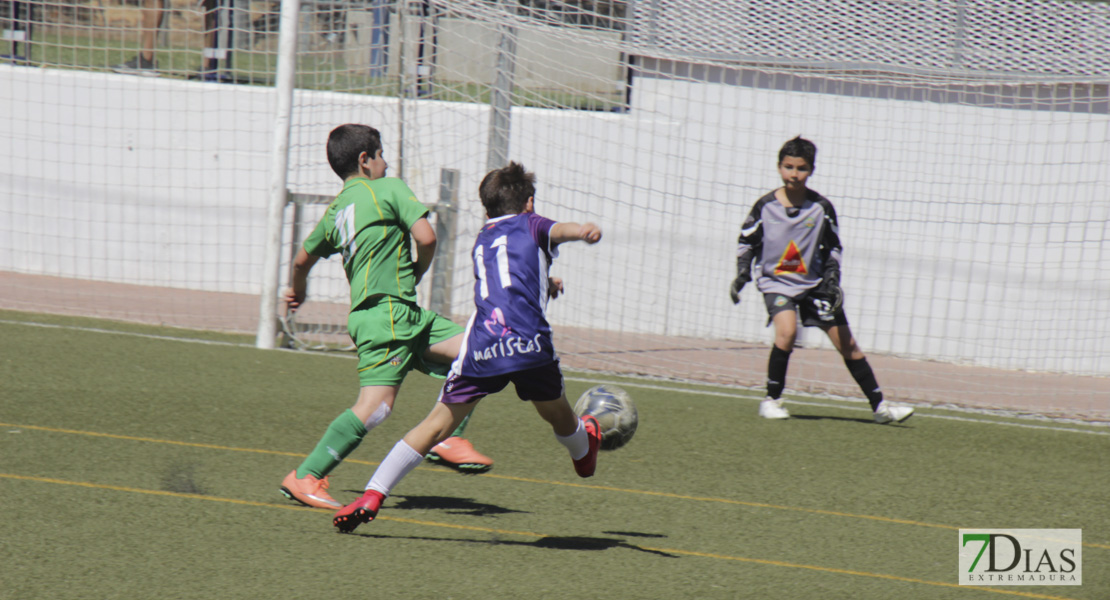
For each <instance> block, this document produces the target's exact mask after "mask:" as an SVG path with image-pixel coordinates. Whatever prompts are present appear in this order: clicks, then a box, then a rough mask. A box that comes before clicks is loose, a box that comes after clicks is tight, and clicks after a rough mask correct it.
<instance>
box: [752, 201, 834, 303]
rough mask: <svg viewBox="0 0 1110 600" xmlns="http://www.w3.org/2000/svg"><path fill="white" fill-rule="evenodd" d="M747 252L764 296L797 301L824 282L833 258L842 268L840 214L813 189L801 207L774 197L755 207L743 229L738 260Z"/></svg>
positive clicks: (754, 276) (753, 273)
mask: <svg viewBox="0 0 1110 600" xmlns="http://www.w3.org/2000/svg"><path fill="white" fill-rule="evenodd" d="M745 253H751V254H752V256H753V260H754V261H755V268H754V269H753V272H752V276H753V278H754V279H755V282H756V286H757V287H758V288H759V291H760V292H763V293H764V294H782V295H784V296H788V297H790V298H797V297H799V296H801V295H803V294H805V293H806V292H808V291H809V290H811V289H813V288H814V287H816V286H817V284H819V283H821V274H822V272H823V271H824V268H825V265H826V264H827V263H828V261H829V260H830V259H832V260H835V261H836V262H837V263H840V253H841V247H840V232H839V229H838V227H837V222H836V210H834V209H833V205H832V203H831V202H829V201H828V199H826V198H825V197H824V196H822V195H821V194H818V193H817V192H815V191H813V190H807V195H806V199H805V202H804V203H803V204H802V205H801V206H800V207H797V208H794V207H789V208H788V207H786V206H783V205H782V204H781V203H780V202H779V201H778V200H776V199H775V193H774V192H771V193H769V194H767V195H765V196H763V197H762V198H760V199H759V201H758V202H756V203H755V206H753V207H752V211H751V213H749V214H748V219H747V220H746V221H744V227H743V228H742V229H741V230H740V239H739V240H738V244H737V248H736V256H737V257H741V256H744V254H745Z"/></svg>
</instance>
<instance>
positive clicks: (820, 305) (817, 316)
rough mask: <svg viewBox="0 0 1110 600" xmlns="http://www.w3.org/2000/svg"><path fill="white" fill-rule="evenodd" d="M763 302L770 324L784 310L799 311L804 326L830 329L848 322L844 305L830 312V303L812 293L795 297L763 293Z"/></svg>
mask: <svg viewBox="0 0 1110 600" xmlns="http://www.w3.org/2000/svg"><path fill="white" fill-rule="evenodd" d="M763 303H764V304H766V305H767V324H768V325H770V324H771V322H772V321H773V320H774V319H775V315H777V314H779V313H780V312H782V311H784V310H791V311H794V312H796V313H798V315H800V316H801V317H802V326H803V327H819V328H821V329H828V328H830V327H833V326H834V325H835V326H837V327H842V326H845V325H847V324H848V315H845V314H844V306H843V305H841V307H840V308H839V309H838V310H837V311H836V312H835V313H830V312H829V303H828V302H827V301H825V300H823V299H821V298H819V297H817V296H816V295H814V294H812V293H806V294H802V295H801V296H798V297H795V298H791V297H789V296H783V295H782V294H763Z"/></svg>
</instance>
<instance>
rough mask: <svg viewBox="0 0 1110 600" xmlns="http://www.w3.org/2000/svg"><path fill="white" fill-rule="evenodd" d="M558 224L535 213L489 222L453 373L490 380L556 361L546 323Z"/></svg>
mask: <svg viewBox="0 0 1110 600" xmlns="http://www.w3.org/2000/svg"><path fill="white" fill-rule="evenodd" d="M554 224H555V222H554V221H552V220H550V219H546V218H544V217H541V216H539V215H537V214H534V213H521V214H515V215H505V216H502V217H498V218H496V219H490V220H489V221H486V224H485V225H484V226H483V227H482V230H481V231H480V232H479V233H478V239H477V240H476V241H475V242H474V250H473V251H472V253H471V258H473V259H474V279H475V281H474V306H475V309H476V310H475V312H474V314H473V315H472V316H471V317H470V322H469V323H467V325H466V337H465V338H464V341H463V345H462V348H461V349H460V350H459V358H458V359H457V360H456V361H455V363H454V365H452V371H453V372H454V373H457V374H462V375H467V376H471V377H490V376H493V375H502V374H505V373H511V372H513V371H520V370H524V369H531V368H534V367H538V366H542V365H545V364H550V363H551V362H553V361H554V360H555V359H556V356H555V348H554V346H553V345H552V343H551V325H550V324H548V322H547V316H546V314H545V309H546V308H547V288H548V275H547V273H548V267H550V266H551V261H552V259H554V258H555V257H556V256H558V251H557V249H555V248H552V247H551V239H550V233H551V227H552V226H553V225H554Z"/></svg>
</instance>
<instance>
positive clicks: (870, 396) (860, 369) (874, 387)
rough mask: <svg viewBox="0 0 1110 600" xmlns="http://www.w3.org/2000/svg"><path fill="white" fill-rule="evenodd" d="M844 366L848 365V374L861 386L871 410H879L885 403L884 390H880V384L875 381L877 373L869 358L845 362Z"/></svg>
mask: <svg viewBox="0 0 1110 600" xmlns="http://www.w3.org/2000/svg"><path fill="white" fill-rule="evenodd" d="M844 364H846V365H848V372H849V373H851V374H852V378H853V379H855V380H856V383H858V384H859V389H861V390H863V395H864V396H867V401H868V402H870V403H871V410H875V409H876V408H879V403H880V402H882V401H883V390H881V389H880V388H879V382H878V381H876V380H875V372H874V371H872V370H871V365H870V364H868V363H867V358H861V359H859V360H845V361H844Z"/></svg>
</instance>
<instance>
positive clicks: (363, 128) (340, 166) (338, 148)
mask: <svg viewBox="0 0 1110 600" xmlns="http://www.w3.org/2000/svg"><path fill="white" fill-rule="evenodd" d="M381 149H382V134H381V133H379V132H378V130H377V129H374V128H373V127H370V126H369V125H358V124H355V123H347V124H346V125H340V126H339V127H336V128H335V129H332V130H331V134H329V135H328V164H330V165H331V170H332V171H335V174H336V175H338V176H339V178H340V179H347V178H348V177H350V176H351V175H355V174H357V173H358V155H359V154H362V153H363V152H365V153H367V154H369V155H370V156H371V157H373V156H375V155H376V154H377V153H378V150H381Z"/></svg>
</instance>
